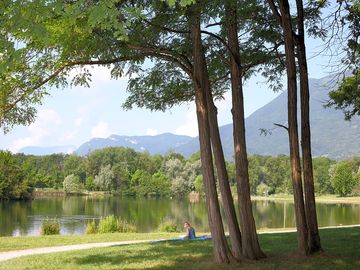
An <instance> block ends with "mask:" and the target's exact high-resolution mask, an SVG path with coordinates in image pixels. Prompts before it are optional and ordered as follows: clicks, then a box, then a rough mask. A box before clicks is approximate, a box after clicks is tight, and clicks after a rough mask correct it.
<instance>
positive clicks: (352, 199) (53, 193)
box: [33, 188, 360, 204]
mask: <svg viewBox="0 0 360 270" xmlns="http://www.w3.org/2000/svg"><path fill="white" fill-rule="evenodd" d="M193 193H194V194H192V193H191V194H190V195H192V196H189V198H190V200H191V199H192V198H193V197H194V195H197V196H196V199H197V200H193V201H198V200H200V197H204V196H200V194H198V193H196V194H195V192H193ZM33 195H34V198H35V199H36V198H43V197H62V196H100V197H101V196H113V195H118V194H112V193H109V192H104V191H83V192H80V193H77V194H70V195H67V194H65V192H64V191H63V190H61V189H52V188H44V189H42V188H36V189H35V190H34V193H33ZM234 197H235V198H236V195H235V196H234ZM251 200H253V201H257V200H258V201H294V198H293V196H292V195H290V194H273V195H269V196H257V195H252V196H251ZM315 200H316V202H319V203H346V204H360V196H346V197H340V196H338V195H335V194H328V195H319V196H316V197H315Z"/></svg>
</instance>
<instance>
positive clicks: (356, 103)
mask: <svg viewBox="0 0 360 270" xmlns="http://www.w3.org/2000/svg"><path fill="white" fill-rule="evenodd" d="M336 6H337V9H336V11H335V12H334V13H333V14H331V16H330V18H329V19H330V20H331V23H330V26H331V29H329V32H330V33H331V34H330V35H329V41H328V43H329V44H328V47H329V48H331V47H332V45H333V44H332V43H331V42H334V40H339V43H340V44H338V45H339V46H337V48H340V49H342V52H341V50H340V52H336V53H337V54H338V55H339V54H340V55H341V53H345V54H343V57H342V59H341V63H340V64H339V63H337V66H340V67H342V68H343V71H342V73H343V75H344V76H343V78H342V81H341V82H340V83H339V84H338V87H337V89H336V90H333V91H330V92H329V97H330V100H329V101H328V103H327V105H326V106H333V107H334V108H335V109H339V110H342V111H343V112H344V115H345V119H346V120H350V119H351V118H352V117H353V116H355V115H360V90H359V89H360V88H359V85H360V23H359V22H360V4H359V2H358V1H355V0H340V1H337V2H336ZM350 72H351V75H350V76H349V73H350ZM346 73H347V74H346Z"/></svg>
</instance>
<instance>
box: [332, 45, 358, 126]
mask: <svg viewBox="0 0 360 270" xmlns="http://www.w3.org/2000/svg"><path fill="white" fill-rule="evenodd" d="M358 46H359V47H360V45H358ZM359 58H360V53H359ZM329 97H330V101H329V102H328V103H327V106H334V107H335V109H338V110H342V111H343V112H344V115H345V119H346V120H350V119H351V118H352V117H353V116H354V115H358V116H360V69H357V70H355V71H354V74H353V75H352V76H350V77H345V78H344V79H343V81H342V82H341V83H340V84H339V88H338V89H336V90H333V91H330V92H329Z"/></svg>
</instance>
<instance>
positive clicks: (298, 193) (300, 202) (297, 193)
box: [268, 0, 309, 254]
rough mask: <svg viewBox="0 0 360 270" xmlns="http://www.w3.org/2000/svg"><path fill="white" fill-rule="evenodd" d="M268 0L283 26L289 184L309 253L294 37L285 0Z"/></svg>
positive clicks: (301, 247)
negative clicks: (300, 146) (289, 163)
mask: <svg viewBox="0 0 360 270" xmlns="http://www.w3.org/2000/svg"><path fill="white" fill-rule="evenodd" d="M277 2H278V3H277V4H278V7H277V6H276V4H275V1H273V0H268V3H269V5H270V7H271V9H272V11H273V14H274V17H275V19H276V20H278V22H279V24H280V25H281V26H282V30H283V38H284V44H285V58H286V61H285V64H286V73H287V88H288V89H287V90H288V106H287V107H288V125H289V126H288V133H289V147H290V162H291V169H292V174H291V177H292V183H293V191H294V207H295V217H296V228H297V233H298V246H299V251H300V252H302V253H304V254H308V253H309V247H308V226H307V222H306V215H305V205H304V196H303V186H302V177H301V166H300V154H299V135H298V121H297V85H296V84H297V83H296V61H295V40H294V36H293V26H292V16H291V13H290V6H289V2H288V1H287V0H279V1H277Z"/></svg>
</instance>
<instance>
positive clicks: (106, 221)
mask: <svg viewBox="0 0 360 270" xmlns="http://www.w3.org/2000/svg"><path fill="white" fill-rule="evenodd" d="M98 232H99V233H114V232H120V233H125V232H136V227H135V226H134V225H132V224H129V223H128V222H126V221H125V220H121V219H120V218H118V217H116V216H114V215H110V216H107V217H105V218H101V219H100V222H99V226H98Z"/></svg>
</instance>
